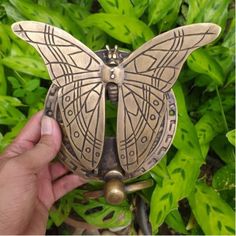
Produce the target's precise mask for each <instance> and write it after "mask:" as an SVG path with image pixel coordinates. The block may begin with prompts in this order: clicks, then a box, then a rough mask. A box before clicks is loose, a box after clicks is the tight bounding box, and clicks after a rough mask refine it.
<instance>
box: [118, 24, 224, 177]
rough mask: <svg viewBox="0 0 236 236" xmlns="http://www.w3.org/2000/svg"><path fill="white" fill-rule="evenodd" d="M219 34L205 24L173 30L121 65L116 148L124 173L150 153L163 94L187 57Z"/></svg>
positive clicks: (161, 113)
mask: <svg viewBox="0 0 236 236" xmlns="http://www.w3.org/2000/svg"><path fill="white" fill-rule="evenodd" d="M219 32H220V27H219V26H217V25H215V24H208V23H202V24H194V25H189V26H184V27H180V28H176V29H174V30H171V31H168V32H166V33H163V34H161V35H159V36H157V37H155V38H153V39H152V40H150V41H149V42H147V43H145V44H144V45H143V46H141V47H140V48H139V49H137V50H136V51H134V52H133V53H131V54H130V55H129V56H128V58H126V59H125V60H124V61H123V62H122V63H121V65H120V66H121V67H123V68H124V70H125V79H124V82H123V84H122V85H121V87H120V88H119V105H118V118H117V146H118V155H119V160H120V163H121V166H122V168H123V169H124V170H125V171H126V172H128V173H131V172H132V171H135V170H136V169H137V168H139V167H140V165H141V164H142V163H143V161H144V160H145V158H147V156H148V155H150V154H151V151H152V146H153V143H154V142H155V137H156V134H157V132H158V129H159V128H160V126H161V123H162V121H163V118H164V115H165V112H166V100H165V99H166V92H168V91H169V90H170V89H171V87H172V86H173V84H174V83H175V81H176V79H177V78H178V75H179V73H180V70H181V68H182V66H183V63H184V62H185V60H186V58H187V56H188V55H189V54H190V53H191V52H192V51H194V50H195V49H197V48H199V47H201V46H203V45H205V44H207V43H209V42H211V41H213V40H214V39H215V38H216V37H217V36H218V35H219ZM154 103H155V104H157V105H156V106H155V105H154ZM142 138H143V141H144V140H147V141H146V142H142ZM131 154H132V155H131Z"/></svg>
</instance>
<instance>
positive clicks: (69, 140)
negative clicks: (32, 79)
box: [12, 21, 220, 202]
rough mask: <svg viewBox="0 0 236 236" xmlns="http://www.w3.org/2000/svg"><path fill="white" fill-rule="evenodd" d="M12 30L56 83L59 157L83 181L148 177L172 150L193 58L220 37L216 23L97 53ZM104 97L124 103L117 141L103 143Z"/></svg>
mask: <svg viewBox="0 0 236 236" xmlns="http://www.w3.org/2000/svg"><path fill="white" fill-rule="evenodd" d="M12 29H13V31H14V32H15V34H16V35H18V36H19V37H20V38H22V39H23V40H25V41H26V42H28V43H29V44H31V45H32V46H33V47H35V48H36V50H37V51H38V52H39V53H40V55H41V56H42V58H43V60H44V62H45V64H46V66H47V69H48V72H49V74H50V77H51V79H52V85H51V87H50V89H49V92H48V95H47V99H46V103H45V104H46V105H45V112H46V114H47V115H49V116H51V117H54V118H55V119H57V121H58V122H59V124H60V126H61V129H62V133H63V142H62V147H61V150H60V153H59V158H60V159H61V160H62V161H63V162H64V163H65V164H66V165H67V167H68V168H69V169H70V170H72V171H73V172H75V173H77V174H79V175H81V176H83V177H87V178H97V179H101V180H107V179H121V180H122V181H124V180H127V179H129V178H132V177H135V176H139V175H141V174H143V173H144V172H146V171H147V170H149V169H150V168H151V167H153V166H154V165H155V164H156V163H157V162H158V161H159V160H160V159H161V158H162V157H163V156H164V155H165V153H166V152H167V150H168V148H169V147H170V145H171V142H172V140H173V137H174V133H175V129H176V124H177V120H176V117H177V114H176V113H177V110H176V102H175V97H174V94H173V92H172V90H171V88H172V86H173V85H174V83H175V81H176V79H177V78H178V75H179V73H180V70H181V67H182V66H183V63H184V62H185V60H186V58H187V56H188V55H189V54H190V53H191V52H192V51H194V50H195V49H197V48H199V47H201V46H203V45H205V44H207V43H210V42H211V41H213V40H214V39H216V38H217V36H218V35H219V33H220V27H219V26H217V25H215V24H211V23H200V24H193V25H188V26H183V27H179V28H176V29H174V30H171V31H168V32H166V33H163V34H161V35H159V36H157V37H155V38H153V39H151V40H150V41H148V42H147V43H145V44H144V45H142V46H141V47H140V48H138V49H137V50H135V51H134V52H132V53H131V54H129V55H128V53H125V52H122V51H119V50H118V49H117V48H115V49H109V48H108V49H107V50H102V51H99V52H97V53H94V52H93V51H91V50H90V49H89V48H88V47H86V46H85V45H84V44H83V43H81V42H80V41H78V40H77V39H75V38H74V37H72V36H71V35H70V34H68V33H67V32H65V31H63V30H61V29H59V28H56V27H54V26H50V25H48V24H44V23H40V22H33V21H22V22H18V23H15V24H13V26H12ZM106 97H107V98H108V99H109V98H110V99H111V100H114V99H115V100H118V112H117V133H116V137H115V138H114V139H107V138H105V137H104V136H105V99H106ZM116 97H117V99H116ZM104 146H105V148H104ZM108 150H109V151H108ZM112 185H113V184H111V185H110V188H111V192H112V188H113V187H112ZM110 202H111V201H110Z"/></svg>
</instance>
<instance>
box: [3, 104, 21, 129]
mask: <svg viewBox="0 0 236 236" xmlns="http://www.w3.org/2000/svg"><path fill="white" fill-rule="evenodd" d="M24 119H25V116H24V115H23V113H22V112H21V111H20V110H19V109H17V108H15V107H13V106H11V105H10V104H9V103H7V102H1V106H0V124H1V125H15V124H17V123H18V122H21V121H22V120H24Z"/></svg>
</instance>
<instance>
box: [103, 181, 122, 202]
mask: <svg viewBox="0 0 236 236" xmlns="http://www.w3.org/2000/svg"><path fill="white" fill-rule="evenodd" d="M104 197H105V199H106V201H107V202H108V203H110V204H112V205H118V204H120V203H121V202H122V201H123V200H124V199H125V198H126V194H125V188H124V184H123V183H122V181H121V180H119V179H110V180H108V182H106V184H105V186H104Z"/></svg>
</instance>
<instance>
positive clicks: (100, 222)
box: [73, 199, 132, 228]
mask: <svg viewBox="0 0 236 236" xmlns="http://www.w3.org/2000/svg"><path fill="white" fill-rule="evenodd" d="M129 207H130V206H129V204H128V203H127V202H123V203H122V204H120V205H116V206H115V205H109V204H107V203H106V202H105V200H104V199H98V200H90V201H89V202H88V204H80V203H74V204H73V209H74V211H75V212H76V213H77V214H78V215H80V216H81V217H82V218H83V219H84V220H85V221H86V222H87V223H89V224H91V225H95V226H97V227H99V228H116V227H121V226H127V225H129V224H130V222H131V220H132V212H131V211H130V209H129Z"/></svg>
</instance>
